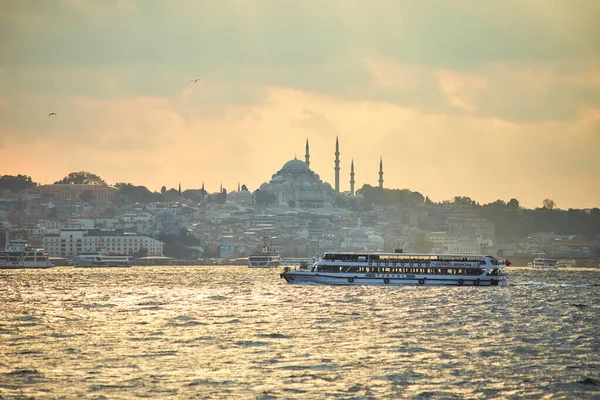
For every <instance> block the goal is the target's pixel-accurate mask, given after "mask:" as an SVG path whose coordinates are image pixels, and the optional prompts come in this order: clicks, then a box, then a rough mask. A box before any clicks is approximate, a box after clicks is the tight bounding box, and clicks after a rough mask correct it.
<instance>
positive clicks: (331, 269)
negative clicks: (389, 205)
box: [280, 252, 510, 286]
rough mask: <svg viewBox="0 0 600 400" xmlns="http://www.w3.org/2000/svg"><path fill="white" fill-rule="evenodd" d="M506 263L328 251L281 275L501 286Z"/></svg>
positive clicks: (306, 279) (342, 281) (303, 279)
mask: <svg viewBox="0 0 600 400" xmlns="http://www.w3.org/2000/svg"><path fill="white" fill-rule="evenodd" d="M509 265H510V261H508V260H506V261H504V260H499V259H497V258H496V257H493V256H482V255H461V254H411V253H348V252H339V253H338V252H335V253H334V252H329V253H325V254H324V255H323V257H322V258H321V259H320V260H318V261H316V262H315V263H314V264H313V266H312V268H311V269H309V270H306V269H292V268H289V267H286V268H285V270H284V272H283V273H282V274H281V275H280V276H281V277H282V278H283V279H285V280H286V282H288V283H316V284H326V285H392V286H400V285H425V286H441V285H456V286H463V285H464V286H469V285H471V286H504V285H506V277H507V273H506V272H505V270H504V267H505V266H509Z"/></svg>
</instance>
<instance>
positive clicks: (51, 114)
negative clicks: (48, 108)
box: [48, 113, 58, 117]
mask: <svg viewBox="0 0 600 400" xmlns="http://www.w3.org/2000/svg"><path fill="white" fill-rule="evenodd" d="M53 115H58V114H57V113H50V114H48V116H49V117H51V116H53Z"/></svg>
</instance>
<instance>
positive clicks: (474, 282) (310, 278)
mask: <svg viewBox="0 0 600 400" xmlns="http://www.w3.org/2000/svg"><path fill="white" fill-rule="evenodd" d="M385 275H387V274H379V276H364V275H362V276H361V275H356V274H344V273H339V274H327V273H315V272H309V271H306V272H304V271H286V272H284V273H282V274H281V275H280V276H281V277H282V278H283V279H285V280H286V282H288V283H293V284H307V283H309V284H310V283H312V284H320V285H344V286H348V285H369V286H406V285H414V286H506V276H504V275H500V276H459V277H456V276H452V277H449V276H443V275H428V276H419V275H414V276H406V275H404V276H398V275H396V276H393V275H391V274H390V275H389V276H385Z"/></svg>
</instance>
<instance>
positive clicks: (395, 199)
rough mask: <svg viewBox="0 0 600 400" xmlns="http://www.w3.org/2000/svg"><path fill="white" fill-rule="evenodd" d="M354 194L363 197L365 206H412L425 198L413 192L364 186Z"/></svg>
mask: <svg viewBox="0 0 600 400" xmlns="http://www.w3.org/2000/svg"><path fill="white" fill-rule="evenodd" d="M356 193H357V194H362V195H363V197H364V199H365V205H371V204H377V205H403V206H414V205H417V204H423V203H424V202H425V196H423V195H422V194H421V193H419V192H413V191H410V190H408V189H381V188H379V187H373V186H371V185H367V184H365V185H363V187H362V188H361V189H359V190H358V191H357V192H356Z"/></svg>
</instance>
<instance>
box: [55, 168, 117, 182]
mask: <svg viewBox="0 0 600 400" xmlns="http://www.w3.org/2000/svg"><path fill="white" fill-rule="evenodd" d="M65 183H67V184H68V183H72V184H75V185H106V182H104V180H103V179H102V178H100V177H99V176H98V175H95V174H92V173H91V172H86V171H79V172H71V173H70V174H69V175H67V176H65V177H64V178H62V179H61V180H60V181H56V182H54V184H55V185H58V184H65Z"/></svg>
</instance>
